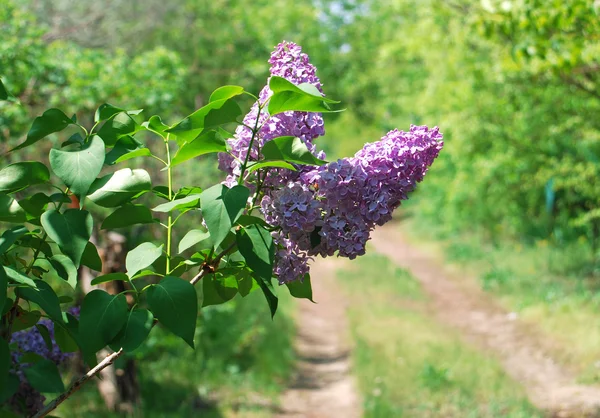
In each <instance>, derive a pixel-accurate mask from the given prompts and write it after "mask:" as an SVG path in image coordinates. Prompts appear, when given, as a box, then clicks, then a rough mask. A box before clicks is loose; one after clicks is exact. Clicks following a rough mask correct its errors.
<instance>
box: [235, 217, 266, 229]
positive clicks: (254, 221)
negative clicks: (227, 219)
mask: <svg viewBox="0 0 600 418" xmlns="http://www.w3.org/2000/svg"><path fill="white" fill-rule="evenodd" d="M237 224H238V225H241V226H249V225H261V226H264V227H265V228H268V227H269V226H270V225H269V224H268V223H266V222H265V220H264V219H262V218H259V217H258V216H252V215H241V216H240V217H239V218H238V220H237Z"/></svg>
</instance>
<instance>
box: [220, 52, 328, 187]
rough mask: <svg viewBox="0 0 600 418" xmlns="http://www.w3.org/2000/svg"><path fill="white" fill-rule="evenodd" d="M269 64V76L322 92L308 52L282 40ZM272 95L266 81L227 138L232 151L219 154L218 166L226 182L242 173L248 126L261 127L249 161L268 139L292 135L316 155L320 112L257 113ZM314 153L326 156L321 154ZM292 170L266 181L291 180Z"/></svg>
mask: <svg viewBox="0 0 600 418" xmlns="http://www.w3.org/2000/svg"><path fill="white" fill-rule="evenodd" d="M269 63H270V64H271V68H270V73H271V75H272V76H279V77H283V78H285V79H286V80H288V81H290V82H292V83H294V84H297V85H298V84H302V83H310V84H312V85H313V86H315V87H316V88H317V89H319V91H322V87H321V82H320V81H319V78H318V77H317V76H316V68H315V67H314V66H313V65H312V64H311V63H310V62H309V59H308V55H306V54H305V53H303V52H302V48H301V47H300V46H298V45H296V44H295V43H293V42H285V41H284V42H282V43H280V44H279V45H277V47H276V48H275V51H274V52H273V53H272V54H271V58H270V59H269ZM272 94H273V92H272V91H271V89H270V88H269V86H268V83H267V85H266V86H265V87H264V88H263V89H262V90H261V92H260V94H259V100H258V102H257V103H254V105H253V106H252V108H251V109H250V112H249V113H248V114H247V115H246V116H245V118H244V125H240V126H238V128H237V130H236V132H235V135H234V138H231V139H229V140H228V143H229V146H230V148H231V151H230V152H231V154H226V153H221V154H219V169H220V170H222V171H224V172H226V173H227V174H228V177H227V180H226V184H228V185H233V184H235V183H237V178H238V177H239V176H240V175H241V165H242V161H244V159H245V158H246V155H247V154H248V151H249V148H250V142H251V141H252V129H251V127H254V126H256V127H257V128H260V130H259V131H258V135H257V136H256V137H255V138H254V142H253V143H252V148H251V149H250V156H249V160H250V161H257V160H258V159H259V155H258V150H259V149H260V148H261V147H262V146H263V145H264V144H265V143H266V142H267V141H270V140H272V139H274V138H277V137H280V136H295V137H298V138H300V139H302V141H303V142H304V144H306V146H307V147H308V149H309V150H310V151H311V152H313V153H314V154H315V155H317V152H316V147H315V145H314V144H313V140H314V139H316V138H317V137H319V136H321V135H324V134H325V130H324V124H323V117H322V116H321V114H320V113H311V112H293V111H288V112H283V113H279V114H277V115H274V116H270V115H269V113H268V111H267V109H266V108H264V109H262V110H261V111H260V115H259V105H260V106H265V105H266V103H267V101H268V99H269V98H270V97H271V96H272ZM317 156H318V157H319V158H324V157H325V155H324V154H323V153H320V154H318V155H317ZM293 173H294V172H292V171H290V170H280V172H279V173H271V175H270V176H269V181H268V183H273V184H274V185H277V184H285V181H286V180H288V179H290V178H291V177H290V176H293ZM282 175H283V177H282Z"/></svg>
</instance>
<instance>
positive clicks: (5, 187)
mask: <svg viewBox="0 0 600 418" xmlns="http://www.w3.org/2000/svg"><path fill="white" fill-rule="evenodd" d="M48 180H50V172H49V171H48V168H46V166H45V165H44V164H42V163H40V162H37V161H23V162H19V163H14V164H10V165H8V166H6V167H4V168H3V169H2V170H0V192H4V193H14V192H18V191H19V190H23V189H25V188H27V187H30V186H34V185H36V184H43V183H46V182H47V181H48Z"/></svg>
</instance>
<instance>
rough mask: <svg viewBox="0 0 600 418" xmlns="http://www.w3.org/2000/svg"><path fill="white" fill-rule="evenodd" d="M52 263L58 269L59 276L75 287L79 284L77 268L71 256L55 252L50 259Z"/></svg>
mask: <svg viewBox="0 0 600 418" xmlns="http://www.w3.org/2000/svg"><path fill="white" fill-rule="evenodd" d="M50 264H52V267H54V270H56V274H58V277H60V278H61V279H63V280H65V281H66V282H67V283H69V284H70V285H71V287H72V288H73V289H75V287H76V286H77V268H76V267H75V264H73V262H72V261H71V259H70V258H69V257H67V256H66V255H62V254H55V255H53V256H52V258H51V259H50Z"/></svg>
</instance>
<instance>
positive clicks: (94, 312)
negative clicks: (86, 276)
mask: <svg viewBox="0 0 600 418" xmlns="http://www.w3.org/2000/svg"><path fill="white" fill-rule="evenodd" d="M126 321H127V301H126V300H125V296H124V295H123V294H120V295H116V296H113V295H109V294H108V293H106V292H105V291H103V290H98V289H96V290H92V291H91V292H90V293H88V294H87V295H85V298H84V299H83V303H82V304H81V315H80V317H79V337H80V338H81V343H82V344H83V346H84V348H85V350H84V351H86V352H89V353H92V352H93V353H95V352H97V351H98V350H100V349H101V348H104V347H105V346H106V345H107V344H108V343H109V342H111V341H112V340H113V338H115V337H116V335H117V334H118V333H119V331H120V330H121V328H122V327H123V325H124V324H125V322H126Z"/></svg>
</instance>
